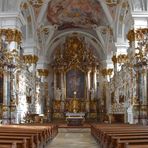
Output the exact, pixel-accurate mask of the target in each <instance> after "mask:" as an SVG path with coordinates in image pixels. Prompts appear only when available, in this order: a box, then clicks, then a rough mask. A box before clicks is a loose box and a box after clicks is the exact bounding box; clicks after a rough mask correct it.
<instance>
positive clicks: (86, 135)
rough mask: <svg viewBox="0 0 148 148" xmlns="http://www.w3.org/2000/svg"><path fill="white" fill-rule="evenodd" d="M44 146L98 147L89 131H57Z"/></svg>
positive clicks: (53, 147) (65, 147)
mask: <svg viewBox="0 0 148 148" xmlns="http://www.w3.org/2000/svg"><path fill="white" fill-rule="evenodd" d="M46 148H99V146H98V144H97V143H96V141H95V139H94V138H93V137H92V136H91V133H90V132H81V133H70V132H67V133H66V132H65V133H59V134H58V135H57V136H56V138H55V139H53V141H51V142H50V143H49V144H48V146H47V147H46Z"/></svg>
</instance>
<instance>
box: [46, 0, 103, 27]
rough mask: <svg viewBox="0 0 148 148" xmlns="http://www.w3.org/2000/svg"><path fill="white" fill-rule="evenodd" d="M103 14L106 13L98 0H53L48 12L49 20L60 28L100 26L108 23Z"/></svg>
mask: <svg viewBox="0 0 148 148" xmlns="http://www.w3.org/2000/svg"><path fill="white" fill-rule="evenodd" d="M102 16H105V14H104V12H103V10H102V8H101V6H100V4H99V2H97V1H96V0H52V1H51V2H50V3H49V6H48V12H47V18H48V21H49V22H50V23H51V24H57V25H59V26H60V27H59V28H60V29H66V28H73V27H76V28H77V27H82V28H91V27H92V26H93V25H98V26H99V25H102V24H105V23H106V17H102Z"/></svg>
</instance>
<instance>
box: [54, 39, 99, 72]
mask: <svg viewBox="0 0 148 148" xmlns="http://www.w3.org/2000/svg"><path fill="white" fill-rule="evenodd" d="M96 65H99V63H98V61H97V59H96V57H95V56H94V55H93V52H92V50H91V49H88V48H87V47H86V43H85V41H84V38H79V37H77V36H72V37H68V38H67V39H66V42H65V44H64V50H62V49H61V48H59V49H57V50H56V54H55V58H54V62H53V66H54V67H56V69H58V68H60V69H61V67H62V69H63V70H64V71H68V70H69V69H71V68H74V69H75V68H77V69H80V70H81V71H84V72H86V71H87V70H88V69H87V68H88V67H92V66H96Z"/></svg>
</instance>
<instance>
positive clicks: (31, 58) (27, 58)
mask: <svg viewBox="0 0 148 148" xmlns="http://www.w3.org/2000/svg"><path fill="white" fill-rule="evenodd" d="M23 60H24V62H25V63H26V64H36V63H37V61H38V56H36V55H24V56H23Z"/></svg>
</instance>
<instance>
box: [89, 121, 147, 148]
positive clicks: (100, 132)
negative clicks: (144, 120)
mask: <svg viewBox="0 0 148 148" xmlns="http://www.w3.org/2000/svg"><path fill="white" fill-rule="evenodd" d="M91 133H92V135H93V136H94V137H95V138H96V140H97V141H98V142H99V144H101V147H103V148H115V147H116V148H128V147H131V148H133V146H136V147H138V146H139V145H142V146H143V147H146V146H147V145H148V128H147V126H139V125H126V124H115V125H109V124H108V125H107V124H100V125H92V126H91ZM139 135H141V136H139ZM139 148H140V147H139Z"/></svg>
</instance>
